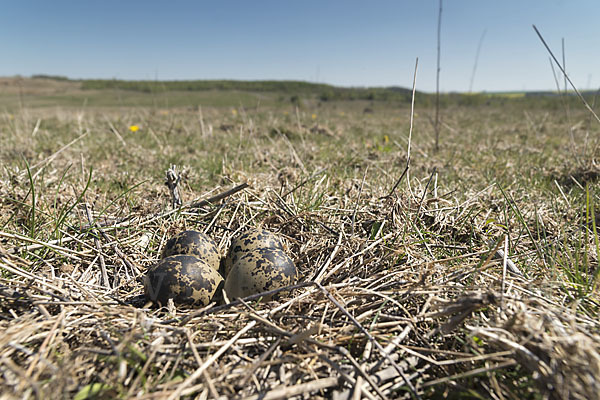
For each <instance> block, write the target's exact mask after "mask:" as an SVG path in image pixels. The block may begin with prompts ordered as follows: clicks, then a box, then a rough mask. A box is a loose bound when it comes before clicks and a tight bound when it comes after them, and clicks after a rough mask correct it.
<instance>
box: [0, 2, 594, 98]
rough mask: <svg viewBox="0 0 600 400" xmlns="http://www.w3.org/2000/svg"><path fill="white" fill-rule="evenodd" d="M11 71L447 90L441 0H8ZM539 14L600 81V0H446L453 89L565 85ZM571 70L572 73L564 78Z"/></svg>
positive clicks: (0, 70)
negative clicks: (439, 31) (439, 19)
mask: <svg viewBox="0 0 600 400" xmlns="http://www.w3.org/2000/svg"><path fill="white" fill-rule="evenodd" d="M0 4H1V6H2V7H1V10H2V11H1V12H0V36H1V37H2V40H0V54H1V57H0V76H12V75H17V74H19V75H23V76H29V75H32V74H52V75H63V76H68V77H70V78H118V79H151V80H153V79H161V80H172V79H243V80H265V79H277V80H284V79H285V80H288V79H289V80H304V81H313V82H315V81H318V82H322V83H330V84H334V85H340V86H404V87H410V86H411V85H412V75H413V69H414V63H415V58H416V57H419V71H418V77H417V88H418V89H419V90H424V91H434V90H435V70H436V43H437V13H438V4H439V3H438V0H412V1H409V0H385V1H383V0H382V1H377V0H373V1H366V0H364V1H358V0H301V1H287V0H266V1H261V0H252V1H251V0H213V1H201V0H198V1H191V0H189V1H185V0H168V1H166V0H163V1H158V0H144V1H141V0H129V1H128V0H103V1H91V0H90V1H87V0H77V1H61V0H52V1H49V0H37V1H33V0H21V1H8V0H2V1H1V2H0ZM532 24H535V25H536V26H537V27H538V29H539V30H540V31H541V33H542V34H543V35H544V37H545V39H546V41H547V42H548V44H549V45H550V46H551V48H552V49H553V50H554V51H555V52H556V54H557V56H558V57H560V54H561V39H562V38H564V39H565V47H566V60H567V71H568V73H569V75H570V76H571V78H572V80H573V81H574V82H575V84H576V85H577V86H578V87H579V88H580V89H591V88H594V89H596V88H598V87H600V0H502V1H494V0H445V1H444V2H443V11H442V43H441V50H442V53H441V75H440V88H441V90H443V91H468V90H469V86H470V82H471V77H472V73H473V67H474V63H475V59H476V53H477V47H478V43H479V42H480V40H481V38H482V35H484V32H485V35H484V36H483V41H482V45H481V52H480V55H479V62H478V66H477V70H476V74H475V76H474V80H473V87H472V88H473V90H474V91H483V90H487V91H500V90H553V89H555V81H554V78H553V76H552V69H551V67H550V63H549V61H548V57H549V56H548V53H547V52H546V50H545V49H544V47H543V46H542V44H541V42H540V41H539V39H538V37H537V35H536V34H535V32H534V31H533V29H532V27H531V25H532ZM561 82H562V80H561Z"/></svg>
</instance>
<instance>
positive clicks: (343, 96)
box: [81, 79, 411, 101]
mask: <svg viewBox="0 0 600 400" xmlns="http://www.w3.org/2000/svg"><path fill="white" fill-rule="evenodd" d="M81 87H82V89H96V90H98V89H122V90H133V91H139V92H145V93H160V92H165V91H200V90H241V91H249V92H277V93H284V94H289V95H290V96H294V95H296V96H299V95H304V96H306V95H317V97H318V98H319V99H320V100H322V101H329V100H406V99H410V95H411V93H410V91H409V90H408V89H404V88H396V87H391V88H341V87H336V86H331V85H326V84H322V83H310V82H302V81H236V80H202V81H124V80H116V79H114V80H104V79H102V80H101V79H95V80H84V81H82V83H81Z"/></svg>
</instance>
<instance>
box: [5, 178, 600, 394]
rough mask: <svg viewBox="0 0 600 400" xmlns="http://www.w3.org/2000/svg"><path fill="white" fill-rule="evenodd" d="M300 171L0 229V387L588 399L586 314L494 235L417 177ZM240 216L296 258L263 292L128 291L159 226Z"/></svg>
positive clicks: (591, 352)
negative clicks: (167, 200) (401, 183)
mask: <svg viewBox="0 0 600 400" xmlns="http://www.w3.org/2000/svg"><path fill="white" fill-rule="evenodd" d="M318 179H321V177H320V176H318V174H317V176H311V177H308V178H307V179H306V180H304V181H300V182H299V183H298V184H297V185H295V186H291V187H288V188H286V189H285V190H279V189H272V188H269V187H261V186H260V185H254V184H251V185H250V186H249V187H246V186H245V185H244V186H241V187H240V186H237V187H236V188H234V190H228V189H230V188H228V187H222V188H217V189H215V191H213V192H212V193H210V194H209V195H207V196H204V197H202V199H199V200H198V201H195V202H189V203H184V204H183V205H182V206H181V207H180V208H177V209H175V210H172V211H162V212H149V211H148V210H147V209H144V210H140V211H139V212H137V213H131V214H130V215H127V216H126V217H117V216H115V217H114V218H112V217H111V216H110V215H107V214H106V213H105V214H103V215H102V216H99V214H98V210H95V209H94V207H93V206H92V205H86V204H85V203H84V202H83V201H82V202H80V203H78V204H77V206H76V208H75V209H74V212H77V213H79V215H80V224H79V225H78V226H75V225H73V226H70V227H69V229H66V230H65V231H64V234H63V238H62V239H61V240H60V241H53V242H43V241H40V240H34V239H31V238H30V237H27V236H21V235H17V234H9V233H5V232H1V233H0V234H1V235H2V236H1V237H0V239H1V242H0V244H1V247H0V269H1V270H2V274H3V275H2V278H1V280H0V300H1V303H0V331H1V332H2V333H1V334H0V385H1V387H2V392H3V396H5V398H12V397H15V398H16V397H33V398H49V397H64V398H76V399H83V398H89V397H94V396H97V397H102V398H110V397H139V398H144V399H151V398H157V399H158V398H168V399H174V398H179V397H181V396H184V397H190V398H191V397H196V396H197V397H198V398H216V399H220V398H240V399H242V398H243V399H286V398H333V399H351V398H354V399H358V398H368V399H376V398H407V399H408V398H419V397H444V396H450V394H451V393H462V394H463V395H464V396H468V395H469V393H472V392H470V390H473V389H476V390H477V391H478V392H479V393H488V394H490V396H492V394H493V393H495V394H500V397H497V396H496V395H494V396H496V398H511V396H513V398H514V397H519V396H521V397H522V396H523V395H526V396H529V397H533V396H536V395H538V394H540V396H541V397H540V398H544V397H547V398H557V399H571V398H573V399H592V398H598V393H599V392H600V383H599V382H598V380H597V376H599V374H600V357H599V351H600V348H599V347H600V346H599V343H600V340H599V338H598V336H595V333H594V332H598V322H597V321H596V320H594V319H593V318H591V317H588V316H586V315H585V314H582V313H576V312H574V311H573V308H572V307H570V306H565V305H563V304H562V303H560V304H559V302H557V301H556V300H555V299H554V298H553V297H552V296H548V295H547V291H549V290H552V289H551V288H548V287H544V285H538V284H537V283H536V282H534V280H535V277H529V276H528V274H527V272H526V271H522V270H520V269H519V267H518V266H516V265H515V263H514V262H513V261H512V260H511V259H510V258H506V257H503V255H505V253H504V252H503V249H504V240H503V238H502V237H499V236H494V232H489V231H485V230H484V229H483V228H481V229H480V228H478V227H477V226H474V227H469V228H468V229H467V228H464V227H463V228H460V227H458V228H457V227H456V226H455V224H454V225H453V224H451V223H450V222H449V221H452V219H453V218H455V217H456V215H457V214H459V213H461V212H462V211H463V209H462V208H461V206H460V205H456V204H455V205H452V204H447V203H448V202H444V201H442V199H438V198H435V197H434V198H428V199H426V200H424V196H422V195H421V194H419V193H420V192H421V193H425V189H426V187H425V185H426V184H427V182H424V183H423V186H424V187H421V188H419V187H413V188H412V191H407V192H403V193H400V192H397V191H392V192H391V193H388V195H384V196H374V195H373V194H371V193H368V192H367V191H366V190H365V191H363V190H362V188H363V186H360V185H359V186H357V187H355V188H354V189H353V191H349V192H347V193H346V194H347V196H348V198H347V199H340V198H339V197H337V196H333V195H332V196H327V195H324V196H321V197H320V198H319V202H320V203H319V208H318V210H319V211H318V212H317V211H311V209H309V208H306V207H302V208H301V207H299V206H298V198H299V196H300V195H299V193H300V192H301V191H302V186H303V184H304V183H306V182H308V181H309V180H313V181H314V180H318ZM363 183H364V182H363ZM321 193H327V191H326V190H325V191H322V192H321ZM203 199H204V200H206V199H208V200H207V201H202V200H203ZM322 210H327V212H323V211H322ZM90 221H91V222H92V223H90ZM423 224H427V225H428V226H429V230H428V232H433V233H435V235H433V233H432V235H433V237H428V238H427V240H426V239H425V238H424V237H422V234H421V230H419V229H415V226H421V225H423ZM256 226H261V227H264V228H267V229H269V230H272V231H274V232H277V233H278V234H279V235H280V236H281V237H282V238H283V240H284V242H285V246H286V250H287V252H288V253H289V254H290V255H291V256H292V258H293V259H294V262H295V264H296V265H297V267H298V270H299V274H300V280H299V282H298V284H296V285H294V286H292V287H288V288H285V289H284V290H280V291H278V292H277V293H276V296H275V298H274V300H272V301H269V302H262V301H259V300H260V299H259V297H261V296H254V297H250V298H246V299H242V300H238V301H234V302H231V303H228V304H210V305H209V306H207V307H206V308H203V309H190V308H176V307H174V306H172V305H171V306H169V307H164V308H157V307H155V306H153V305H151V304H150V303H148V302H147V301H146V300H145V298H144V297H143V285H142V283H141V277H142V276H143V274H144V273H145V271H146V269H147V268H148V267H149V266H151V265H152V264H153V263H155V262H156V260H157V258H158V256H159V254H160V250H161V249H162V247H163V246H164V244H165V241H166V240H167V239H168V238H169V237H170V236H172V235H173V234H174V233H177V232H180V231H182V230H184V229H196V230H201V231H204V232H206V233H208V234H209V235H210V236H211V237H213V238H214V239H215V240H216V242H217V243H218V245H219V249H220V250H221V252H222V253H223V252H224V249H226V247H227V245H228V244H229V243H230V241H231V238H232V237H234V236H235V235H236V234H237V233H238V232H240V231H241V230H242V229H244V228H245V227H256ZM490 239H491V241H490ZM467 242H468V244H467ZM439 249H443V250H445V254H446V256H445V257H439V256H436V257H432V255H433V252H434V251H435V252H437V251H438V250H439ZM32 254H33V255H35V257H37V261H32V260H31V255H32ZM436 254H439V253H436ZM26 255H27V257H26ZM520 256H522V257H524V258H526V257H527V252H523V254H520ZM502 394H504V395H502Z"/></svg>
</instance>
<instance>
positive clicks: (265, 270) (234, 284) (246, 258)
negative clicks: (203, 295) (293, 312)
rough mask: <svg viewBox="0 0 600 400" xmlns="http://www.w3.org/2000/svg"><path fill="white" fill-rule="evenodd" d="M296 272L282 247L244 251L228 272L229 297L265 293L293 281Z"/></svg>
mask: <svg viewBox="0 0 600 400" xmlns="http://www.w3.org/2000/svg"><path fill="white" fill-rule="evenodd" d="M297 274H298V272H297V270H296V266H295V265H294V262H293V261H292V259H291V258H290V257H289V256H288V255H287V254H285V252H284V251H283V250H281V249H277V248H259V249H254V250H247V251H242V252H239V254H238V258H237V259H236V261H235V262H234V263H233V265H232V268H231V271H229V274H228V275H227V279H226V280H225V292H227V296H228V297H229V298H230V299H235V298H236V297H246V296H250V295H253V294H257V293H261V292H266V291H269V290H273V289H278V288H281V287H284V286H289V285H292V284H294V283H295V281H296V276H297ZM268 299H269V298H265V300H268Z"/></svg>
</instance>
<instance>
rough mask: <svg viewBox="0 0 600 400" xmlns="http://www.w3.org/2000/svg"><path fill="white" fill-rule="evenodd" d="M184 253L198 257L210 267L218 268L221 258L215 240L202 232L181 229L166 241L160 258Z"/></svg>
mask: <svg viewBox="0 0 600 400" xmlns="http://www.w3.org/2000/svg"><path fill="white" fill-rule="evenodd" d="M176 254H185V255H190V256H195V257H198V258H199V259H201V260H203V261H205V262H206V263H207V264H208V265H209V266H210V267H211V268H213V269H215V270H218V269H219V260H220V258H221V256H220V254H219V250H218V248H217V245H216V244H215V242H214V241H213V240H212V239H211V238H210V237H208V236H207V235H205V234H204V233H202V232H198V231H183V232H181V233H178V234H177V235H175V236H173V237H172V238H171V239H169V240H168V241H167V244H166V245H165V248H164V249H163V251H162V254H161V256H160V258H165V257H169V256H173V255H176Z"/></svg>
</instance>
